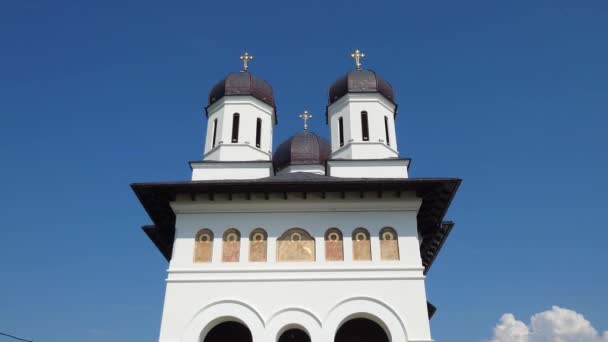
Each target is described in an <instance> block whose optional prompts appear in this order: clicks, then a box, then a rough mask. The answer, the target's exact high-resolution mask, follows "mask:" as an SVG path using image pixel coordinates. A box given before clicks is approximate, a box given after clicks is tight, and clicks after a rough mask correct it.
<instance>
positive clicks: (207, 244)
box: [194, 229, 213, 262]
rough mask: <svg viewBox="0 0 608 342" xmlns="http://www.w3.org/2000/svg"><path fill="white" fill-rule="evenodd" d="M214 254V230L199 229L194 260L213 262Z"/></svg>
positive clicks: (195, 239) (196, 236)
mask: <svg viewBox="0 0 608 342" xmlns="http://www.w3.org/2000/svg"><path fill="white" fill-rule="evenodd" d="M212 255H213V232H212V231H211V230H209V229H201V230H199V231H198V232H197V233H196V235H195V237H194V262H211V256H212Z"/></svg>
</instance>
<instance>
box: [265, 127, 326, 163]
mask: <svg viewBox="0 0 608 342" xmlns="http://www.w3.org/2000/svg"><path fill="white" fill-rule="evenodd" d="M330 153H331V145H330V143H329V141H327V140H325V139H323V138H321V137H320V136H318V135H316V134H314V133H312V132H310V131H307V130H303V131H300V132H298V133H296V134H294V135H293V136H292V137H291V138H289V139H287V140H285V141H284V142H283V143H281V145H279V147H278V148H277V150H276V152H275V153H274V155H273V157H272V164H273V165H274V169H275V171H280V170H282V169H284V168H286V167H287V166H290V165H324V164H325V161H326V160H327V159H329V155H330Z"/></svg>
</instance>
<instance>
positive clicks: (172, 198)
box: [131, 50, 460, 342]
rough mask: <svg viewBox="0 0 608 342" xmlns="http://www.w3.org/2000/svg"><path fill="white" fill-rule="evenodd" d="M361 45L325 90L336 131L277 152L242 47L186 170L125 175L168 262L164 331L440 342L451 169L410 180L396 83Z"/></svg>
mask: <svg viewBox="0 0 608 342" xmlns="http://www.w3.org/2000/svg"><path fill="white" fill-rule="evenodd" d="M362 56H363V55H362V54H361V53H360V52H359V51H358V50H357V51H356V52H355V53H354V54H353V57H355V59H356V70H353V71H351V72H349V73H347V74H346V75H344V76H343V77H341V78H339V79H338V80H336V81H335V82H334V83H333V84H332V85H331V86H330V89H329V93H328V106H327V113H326V120H327V124H328V126H329V129H330V136H331V139H330V141H327V140H325V139H323V138H322V137H320V136H318V135H316V134H314V133H312V132H310V131H309V130H307V129H306V128H305V129H304V130H302V131H300V132H298V133H296V134H294V135H293V136H292V137H291V138H289V139H288V140H286V141H285V142H283V143H281V144H279V146H278V147H277V148H276V150H275V152H274V153H273V152H272V151H273V143H272V132H273V129H274V127H275V126H276V125H277V114H276V112H275V108H276V107H275V102H274V94H273V91H272V88H271V86H270V85H269V84H268V83H267V82H266V81H263V80H261V79H258V78H256V77H255V76H254V75H253V74H251V73H250V72H249V71H248V70H247V62H248V61H249V60H250V59H251V56H249V55H248V54H245V55H244V56H242V58H241V59H244V62H245V63H244V68H243V71H241V72H236V73H231V74H229V75H228V76H227V77H226V78H225V79H223V80H222V81H220V82H219V83H218V84H217V85H216V86H215V87H213V89H212V90H211V92H210V94H209V103H208V106H207V107H206V117H207V131H206V139H205V148H204V153H203V158H202V160H200V161H195V162H191V163H190V166H191V168H192V178H191V180H189V181H183V182H165V183H135V184H132V185H131V187H132V189H133V191H134V192H135V194H136V195H137V197H138V198H139V200H140V202H141V203H142V205H143V207H144V208H145V210H146V211H147V213H148V214H149V216H150V218H151V220H152V222H153V224H151V225H147V226H144V227H143V229H144V231H145V233H146V234H147V236H148V237H149V238H150V239H151V240H152V242H153V243H154V244H155V245H156V246H157V248H158V249H159V251H160V252H161V253H162V255H163V256H164V257H165V258H166V259H167V260H168V261H169V267H168V271H167V273H168V274H167V279H166V283H167V287H166V293H165V302H164V307H163V314H162V322H161V329H160V338H159V341H160V342H218V341H234V342H250V341H253V342H277V341H278V342H289V341H291V342H300V341H303V342H304V341H312V342H317V341H318V342H331V341H336V342H368V341H369V342H372V341H374V342H383V341H386V342H389V341H391V342H430V341H433V339H432V337H431V331H430V318H431V316H432V315H433V313H434V311H435V307H434V306H433V305H431V304H430V303H429V302H428V301H427V295H426V291H425V275H426V273H427V272H428V270H429V269H430V267H431V265H432V263H433V261H434V260H435V257H436V256H437V254H438V253H439V250H440V249H441V246H442V245H443V242H444V241H445V239H446V238H447V236H448V235H449V233H450V231H451V229H452V227H453V223H452V222H449V221H444V216H445V214H446V211H447V209H448V207H449V205H450V202H451V200H452V198H453V197H454V195H455V193H456V191H457V189H458V186H459V184H460V179H457V178H440V179H437V178H434V179H425V178H409V174H408V168H409V163H410V160H409V159H407V158H400V157H399V152H398V150H397V145H396V142H397V133H398V132H397V131H396V128H395V118H396V110H397V104H396V103H395V99H394V93H393V89H392V87H391V86H390V84H389V83H388V82H387V81H385V80H383V79H381V78H380V77H379V76H378V75H376V74H375V73H374V72H372V71H369V70H361V64H360V58H361V57H362ZM301 117H302V118H303V119H304V120H305V122H306V120H307V119H309V118H310V116H309V115H308V114H307V113H305V114H303V115H302V116H301Z"/></svg>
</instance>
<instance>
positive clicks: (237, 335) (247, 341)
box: [203, 322, 253, 342]
mask: <svg viewBox="0 0 608 342" xmlns="http://www.w3.org/2000/svg"><path fill="white" fill-rule="evenodd" d="M226 341H230V342H252V341H253V339H252V337H251V331H249V328H247V327H246V326H245V325H243V324H241V323H239V322H224V323H220V324H218V325H216V326H215V327H213V329H211V330H209V332H208V333H207V336H205V339H204V340H203V342H226Z"/></svg>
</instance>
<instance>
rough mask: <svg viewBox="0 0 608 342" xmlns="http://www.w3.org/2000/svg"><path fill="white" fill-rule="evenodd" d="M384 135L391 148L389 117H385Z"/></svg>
mask: <svg viewBox="0 0 608 342" xmlns="http://www.w3.org/2000/svg"><path fill="white" fill-rule="evenodd" d="M384 135H385V136H386V144H387V145H388V146H391V139H390V137H389V135H388V116H385V117H384Z"/></svg>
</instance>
